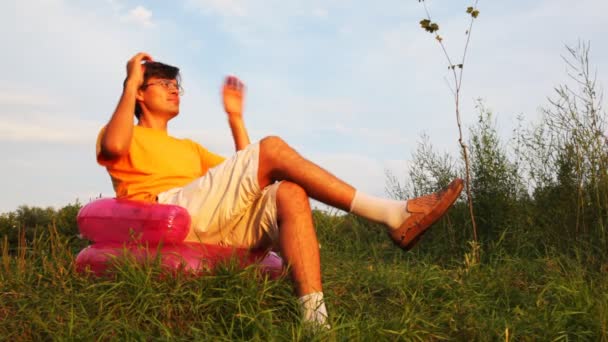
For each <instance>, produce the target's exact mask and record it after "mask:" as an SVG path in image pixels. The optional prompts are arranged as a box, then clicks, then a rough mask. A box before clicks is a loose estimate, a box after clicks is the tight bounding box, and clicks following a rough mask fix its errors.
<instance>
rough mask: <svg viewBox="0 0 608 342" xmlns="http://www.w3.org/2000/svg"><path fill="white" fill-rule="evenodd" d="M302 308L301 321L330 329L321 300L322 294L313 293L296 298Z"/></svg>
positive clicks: (325, 309) (323, 303)
mask: <svg viewBox="0 0 608 342" xmlns="http://www.w3.org/2000/svg"><path fill="white" fill-rule="evenodd" d="M298 301H299V302H300V305H301V308H302V320H303V321H304V322H310V323H313V324H315V325H318V326H321V327H324V328H327V329H329V328H331V327H330V325H329V324H328V323H327V308H326V307H325V301H324V300H323V292H313V293H309V294H307V295H304V296H302V297H300V298H298Z"/></svg>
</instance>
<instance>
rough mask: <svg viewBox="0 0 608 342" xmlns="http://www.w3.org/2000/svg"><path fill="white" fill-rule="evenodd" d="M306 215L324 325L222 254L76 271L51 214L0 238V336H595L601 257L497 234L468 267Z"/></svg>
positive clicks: (600, 323) (70, 243) (349, 222)
mask: <svg viewBox="0 0 608 342" xmlns="http://www.w3.org/2000/svg"><path fill="white" fill-rule="evenodd" d="M465 210H466V208H465ZM314 218H315V223H316V226H317V229H318V231H319V241H320V243H321V245H322V249H321V258H322V265H323V278H324V282H325V295H326V300H327V305H328V309H329V312H330V321H331V325H332V328H331V330H329V331H318V332H315V331H311V330H309V329H308V328H307V326H306V325H303V324H301V322H300V321H299V313H298V306H297V300H296V298H295V296H294V295H293V293H292V286H291V283H290V281H289V279H288V278H286V277H285V278H280V279H278V280H269V279H267V278H265V277H264V276H261V275H260V274H258V273H256V272H255V270H254V269H251V268H248V269H244V270H242V269H238V268H236V267H234V266H233V265H231V264H226V265H225V266H222V267H220V268H219V269H217V270H216V272H215V273H214V274H208V275H206V276H203V277H192V276H189V275H187V274H182V273H178V274H175V275H173V274H168V273H167V272H166V271H164V270H162V269H161V268H160V267H159V265H158V263H151V264H149V265H145V266H143V267H142V266H140V265H136V264H130V263H128V262H127V263H125V264H121V265H119V266H117V267H118V268H117V269H116V273H115V276H114V277H112V278H95V277H90V276H86V275H80V274H77V273H75V271H74V259H75V253H74V252H73V250H74V247H76V245H75V242H76V241H75V240H73V239H69V238H68V237H65V236H61V235H60V234H59V233H58V232H57V231H56V230H55V229H53V228H52V226H51V227H49V229H48V231H49V234H47V235H46V236H38V237H36V239H34V240H32V241H30V243H29V245H28V248H27V249H25V250H23V252H21V253H19V254H16V255H12V254H10V253H8V251H7V244H6V243H4V244H0V257H1V263H0V268H1V271H0V336H2V337H3V338H4V339H7V340H20V341H21V340H49V339H52V340H56V339H57V340H209V341H211V340H212V341H218V340H219V341H245V340H247V341H251V340H253V341H267V340H280V341H284V340H289V341H320V340H348V341H351V340H354V341H370V340H376V341H377V340H379V341H394V340H408V341H409V340H418V341H427V340H462V341H471V340H476V341H477V340H481V341H490V340H502V339H505V338H506V335H508V336H510V338H511V339H513V340H558V339H559V340H570V339H573V340H607V339H608V336H607V335H606V331H608V297H607V296H606V295H605V294H606V293H607V292H608V277H606V272H608V266H606V267H605V268H603V269H593V268H590V267H589V265H588V264H586V263H585V262H584V260H582V259H578V258H576V257H568V256H565V255H562V254H561V253H556V252H555V250H554V249H551V248H547V246H546V245H542V244H541V245H536V246H532V248H528V249H525V250H524V251H523V253H524V254H522V255H514V254H511V253H508V252H507V251H506V250H504V249H503V248H502V247H501V246H497V247H496V248H495V249H494V250H493V251H492V252H491V253H489V254H486V257H485V258H484V260H485V262H483V263H481V264H478V265H475V266H471V265H467V264H466V263H463V262H459V261H458V259H454V258H453V257H452V258H450V257H445V255H444V256H443V257H442V258H438V257H437V256H436V255H435V254H434V253H433V252H432V248H429V247H431V246H434V245H436V244H437V242H438V241H436V240H434V238H433V237H432V236H428V237H427V238H426V239H425V240H423V241H422V242H421V244H420V246H419V247H417V248H416V249H414V250H413V251H411V252H408V253H405V252H403V251H402V250H400V249H398V248H396V247H395V246H393V245H392V243H391V242H390V240H389V239H388V238H387V236H386V233H385V231H384V228H383V227H380V226H378V225H375V224H372V223H369V222H366V221H365V220H362V219H360V218H357V217H354V216H335V215H327V214H324V213H321V212H315V217H314ZM523 235H524V236H523V237H522V239H524V240H525V239H526V238H527V237H528V235H527V234H526V233H525V232H523ZM346 236H347V237H348V238H345V237H346ZM505 239H509V238H508V237H506V238H505ZM547 242H549V241H547ZM444 254H446V253H445V252H444Z"/></svg>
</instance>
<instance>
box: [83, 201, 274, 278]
mask: <svg viewBox="0 0 608 342" xmlns="http://www.w3.org/2000/svg"><path fill="white" fill-rule="evenodd" d="M77 221H78V228H79V230H80V235H81V236H82V237H83V238H85V239H88V240H91V241H92V244H91V245H90V246H88V247H86V248H85V249H83V250H82V251H80V253H79V254H78V256H77V257H76V270H77V271H78V272H86V271H87V270H90V271H91V272H93V273H94V274H95V275H98V276H100V275H104V274H107V272H111V266H112V264H113V262H115V261H116V259H117V258H118V259H119V258H123V257H126V256H128V257H133V258H134V260H136V261H137V262H139V263H144V262H147V261H151V260H157V258H159V259H160V263H161V265H162V266H163V267H164V268H166V269H169V270H184V271H187V272H190V273H194V274H202V273H203V272H204V271H212V270H213V269H214V268H215V266H216V265H217V264H218V263H221V262H227V261H229V260H235V261H236V262H237V263H238V265H239V266H241V267H245V266H248V265H257V266H259V268H260V270H261V271H262V272H263V273H265V274H268V275H269V276H271V277H273V278H276V277H278V276H280V275H281V274H282V273H283V260H282V259H281V258H280V257H279V256H278V255H277V254H275V253H274V252H271V251H249V250H247V249H243V248H233V247H223V246H218V245H208V244H201V243H195V242H184V239H185V238H186V235H187V234H188V230H189V228H190V215H189V214H188V212H187V211H186V209H184V208H182V207H180V206H176V205H168V204H157V203H143V202H135V201H128V200H117V199H113V198H105V199H99V200H96V201H93V202H91V203H89V204H87V205H85V206H84V207H82V209H80V212H79V213H78V218H77Z"/></svg>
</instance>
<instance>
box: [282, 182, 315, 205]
mask: <svg viewBox="0 0 608 342" xmlns="http://www.w3.org/2000/svg"><path fill="white" fill-rule="evenodd" d="M277 204H278V205H279V206H281V205H283V206H284V205H289V204H293V205H298V206H302V205H305V206H307V207H308V206H309V202H308V194H307V193H306V190H304V188H302V187H301V186H299V185H298V184H296V183H292V182H288V181H283V182H281V184H279V189H278V190H277Z"/></svg>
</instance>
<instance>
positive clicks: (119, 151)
mask: <svg viewBox="0 0 608 342" xmlns="http://www.w3.org/2000/svg"><path fill="white" fill-rule="evenodd" d="M100 147H101V148H100V154H101V156H102V157H103V159H106V160H114V159H118V158H120V157H122V156H124V155H126V154H127V153H128V152H129V145H127V144H120V143H112V142H107V141H102V143H101V146H100Z"/></svg>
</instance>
